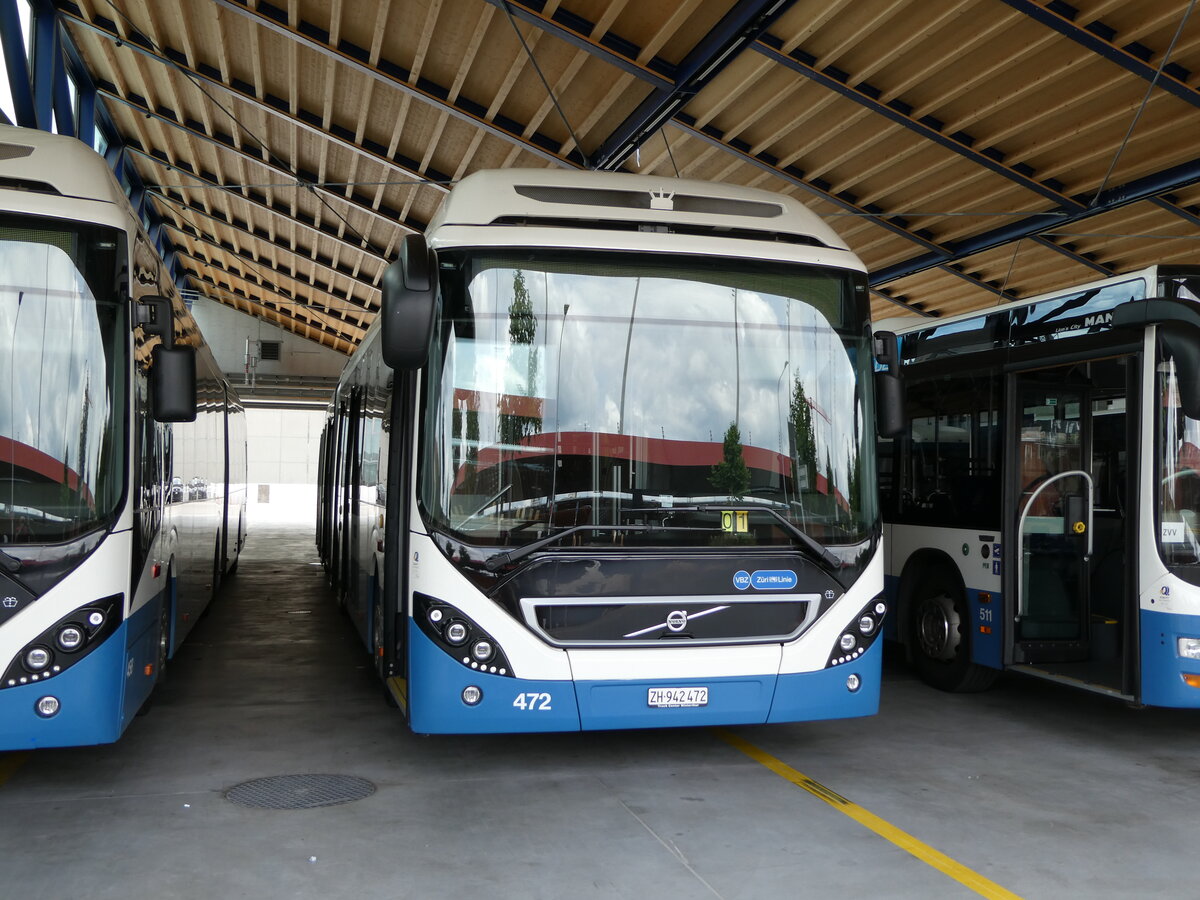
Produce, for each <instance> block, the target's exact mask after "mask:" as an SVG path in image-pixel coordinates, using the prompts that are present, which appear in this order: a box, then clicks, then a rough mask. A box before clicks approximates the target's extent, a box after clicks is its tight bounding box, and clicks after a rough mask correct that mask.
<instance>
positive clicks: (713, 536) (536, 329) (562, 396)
mask: <svg viewBox="0 0 1200 900" xmlns="http://www.w3.org/2000/svg"><path fill="white" fill-rule="evenodd" d="M439 263H440V265H441V272H442V279H441V288H442V301H441V302H442V309H441V327H440V332H439V334H438V337H437V338H436V339H435V346H434V349H433V352H432V355H431V359H430V363H429V366H428V368H427V369H426V386H425V410H424V429H423V438H422V457H421V466H422V469H421V480H420V488H419V490H420V496H421V502H422V509H423V512H424V514H425V516H426V517H427V520H428V524H430V526H431V527H432V528H435V529H437V530H438V531H440V532H442V533H448V534H451V535H454V536H455V537H456V538H458V539H459V540H461V541H463V542H464V543H466V544H470V545H474V546H490V547H495V546H504V547H514V548H515V547H520V546H522V545H525V544H530V543H532V542H534V541H538V540H544V539H545V538H547V537H550V536H553V535H554V534H556V533H558V532H566V531H567V530H568V529H569V530H570V534H569V535H567V534H565V533H564V538H567V537H569V538H570V540H569V541H568V542H567V543H593V544H596V543H600V542H604V543H609V544H619V545H623V546H630V545H638V544H643V545H646V544H648V545H652V546H653V545H662V544H667V543H670V544H674V545H701V546H712V545H722V544H745V545H769V546H775V547H779V546H789V545H791V546H794V545H796V544H797V543H804V544H807V545H808V546H810V547H815V546H817V545H820V547H828V548H833V549H834V550H835V551H836V548H838V547H841V548H843V549H844V550H845V551H846V552H850V553H851V554H852V556H854V557H858V556H859V555H860V554H861V553H862V552H863V551H864V550H865V549H867V546H868V544H869V543H870V542H871V541H872V540H873V536H874V534H875V531H876V525H877V512H876V506H875V502H874V491H873V490H872V489H871V486H872V485H873V484H874V479H875V476H874V456H873V453H874V447H873V442H872V441H871V440H870V427H869V425H870V419H869V418H868V416H867V413H866V410H867V409H869V407H868V405H867V404H868V403H869V402H870V400H871V394H870V390H871V377H870V376H871V372H872V371H873V362H872V358H871V354H870V346H869V343H868V331H867V328H866V319H867V311H866V308H865V305H866V299H865V291H861V290H855V284H856V279H858V280H861V276H859V275H857V274H856V273H853V272H847V271H844V270H835V269H823V268H817V267H813V266H802V265H797V264H784V263H772V262H763V261H750V260H742V259H732V258H723V257H707V256H682V255H675V256H672V255H667V254H645V253H641V254H630V253H616V252H602V251H593V252H587V251H570V252H566V251H547V250H538V251H520V252H517V251H496V250H487V251H466V250H458V251H450V252H446V251H442V252H441V253H439ZM580 526H599V527H598V528H596V529H591V528H580ZM799 532H803V534H799ZM798 539H799V540H798ZM809 539H811V540H809ZM851 548H853V549H851ZM849 561H850V560H848V559H847V560H846V562H849Z"/></svg>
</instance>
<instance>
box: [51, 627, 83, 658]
mask: <svg viewBox="0 0 1200 900" xmlns="http://www.w3.org/2000/svg"><path fill="white" fill-rule="evenodd" d="M54 642H55V643H56V644H58V646H59V647H60V648H62V649H63V650H66V651H67V652H68V653H70V652H71V651H72V650H78V649H79V648H80V647H82V646H83V629H82V628H80V627H79V626H78V625H64V626H63V627H62V628H60V629H58V634H57V635H56V636H55V638H54Z"/></svg>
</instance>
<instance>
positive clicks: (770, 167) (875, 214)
mask: <svg viewBox="0 0 1200 900" xmlns="http://www.w3.org/2000/svg"><path fill="white" fill-rule="evenodd" d="M675 125H676V127H680V128H683V129H684V130H686V131H688V132H689V133H691V134H693V135H695V136H696V137H698V138H700V139H701V140H702V141H706V142H707V143H710V144H712V145H713V146H715V147H721V148H722V149H724V150H727V151H729V152H731V153H734V154H736V155H738V156H740V157H742V159H743V160H745V161H746V162H748V163H750V164H751V165H753V166H756V167H758V168H760V169H762V170H763V171H765V172H769V173H770V174H772V175H774V176H775V177H777V178H780V179H782V180H783V181H786V182H788V183H790V184H792V185H795V186H796V187H798V188H801V189H802V190H805V191H808V192H809V193H810V194H813V195H814V196H816V197H819V198H820V199H822V200H825V201H827V202H829V203H833V204H834V205H836V206H838V207H840V208H841V209H844V210H846V211H848V212H852V213H854V214H855V215H859V216H862V217H863V218H869V219H871V220H872V221H873V222H874V223H875V224H876V225H878V226H879V227H880V228H883V229H885V230H886V231H890V232H892V233H893V234H896V235H899V236H900V237H903V238H906V239H908V240H910V241H913V242H915V243H917V244H920V245H921V246H923V247H926V248H928V249H929V250H930V251H931V252H930V253H929V254H928V257H929V258H937V257H940V258H941V261H940V262H937V263H934V265H940V266H942V267H943V268H944V269H945V270H946V271H947V272H949V273H950V274H951V275H954V276H956V277H957V278H961V279H962V280H964V281H966V282H968V283H969V284H971V285H972V286H973V287H976V288H979V289H981V290H984V291H987V292H988V293H991V294H995V295H996V296H998V297H1001V298H1002V299H1004V300H1016V299H1017V298H1016V297H1015V296H1014V295H1013V294H1009V293H1007V292H1006V291H1004V290H1002V289H1000V288H998V287H996V286H995V285H994V284H991V283H989V282H987V281H984V280H982V279H980V278H976V277H975V276H974V275H971V274H969V273H967V272H964V271H962V270H961V269H957V268H955V267H954V266H952V265H949V263H951V262H953V259H952V256H953V253H952V251H950V250H948V249H947V248H945V247H943V246H941V245H940V244H938V243H937V242H936V241H934V240H933V238H932V236H931V235H929V234H928V233H927V232H926V233H922V232H916V231H909V230H908V229H907V228H905V227H903V226H904V219H903V218H901V217H898V216H888V215H887V214H886V212H885V211H884V210H882V209H880V208H879V207H877V206H868V207H862V206H859V205H858V202H857V200H856V198H855V197H854V196H853V195H852V194H849V193H848V192H845V191H843V192H841V193H839V194H835V193H833V190H832V188H831V186H830V185H828V184H827V183H826V182H823V181H812V182H810V181H808V180H807V179H806V178H805V176H804V172H803V171H802V170H800V169H797V168H796V167H795V166H783V167H781V166H779V164H778V162H779V161H778V160H777V159H775V157H773V156H771V155H770V154H767V153H763V152H760V153H757V154H755V153H751V151H750V146H749V145H748V144H746V143H745V142H744V141H740V140H738V139H736V138H735V139H734V140H733V141H726V140H724V136H723V135H722V134H721V133H720V132H719V131H718V130H717V129H716V128H715V127H713V126H712V125H706V126H704V127H703V128H697V127H696V125H695V120H693V119H691V117H690V116H685V115H684V114H682V113H681V114H679V115H678V116H676V117H675ZM897 223H899V224H897ZM943 263H944V265H943ZM889 299H890V298H889Z"/></svg>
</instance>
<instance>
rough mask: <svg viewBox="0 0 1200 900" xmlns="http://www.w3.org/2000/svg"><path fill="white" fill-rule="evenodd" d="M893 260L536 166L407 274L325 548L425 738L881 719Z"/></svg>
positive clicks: (387, 678) (794, 208) (389, 301)
mask: <svg viewBox="0 0 1200 900" xmlns="http://www.w3.org/2000/svg"><path fill="white" fill-rule="evenodd" d="M868 319H869V313H868V298H867V283H866V279H865V277H864V271H863V266H862V264H861V263H860V262H859V261H858V260H857V259H856V258H855V256H854V255H853V254H852V253H851V252H850V251H849V250H848V248H847V247H846V245H845V244H844V243H843V242H842V241H841V240H840V239H839V238H838V237H837V236H836V235H835V234H834V233H833V232H832V231H831V230H830V229H828V228H827V227H826V226H824V225H823V224H822V223H821V222H820V221H819V220H818V219H817V218H816V217H815V216H814V215H813V214H811V213H810V212H809V211H808V210H806V209H805V208H804V207H803V206H801V205H800V204H798V203H797V202H795V201H794V200H791V199H789V198H786V197H781V196H777V195H775V194H771V193H768V192H763V191H756V190H749V189H741V188H734V187H729V186H720V185H713V184H704V183H701V182H694V181H682V180H675V179H663V178H655V177H645V176H636V175H629V174H618V173H594V172H570V173H566V172H554V171H523V170H504V171H496V172H482V173H477V174H474V175H472V176H470V177H468V178H466V179H465V180H463V181H462V182H460V183H459V184H458V185H456V186H455V187H454V189H453V190H452V191H451V193H450V194H449V196H448V197H447V198H446V200H445V201H444V203H443V205H442V207H441V209H440V210H439V212H438V214H437V216H436V217H435V219H434V221H433V223H431V225H430V227H429V230H428V232H427V236H420V235H412V236H409V237H407V238H406V239H405V241H404V243H403V245H402V249H401V255H400V259H399V260H398V261H397V262H395V263H393V264H392V266H391V267H389V269H388V270H387V273H386V275H385V278H384V283H383V303H382V309H381V312H380V316H379V320H378V322H376V323H375V324H373V326H372V328H371V329H370V330H369V331H368V333H367V335H366V336H365V337H364V339H363V343H362V346H361V347H360V348H359V349H358V351H357V352H356V354H355V356H354V357H353V358H352V359H351V361H350V362H349V364H348V365H347V367H346V370H345V373H344V374H343V376H342V378H341V382H340V384H339V386H338V388H337V391H336V396H335V398H334V400H333V402H332V404H331V407H330V412H329V418H328V423H327V426H326V428H325V431H324V437H323V440H322V443H321V459H322V463H321V472H322V476H321V487H320V492H319V494H320V499H319V512H318V527H317V544H318V546H319V550H320V553H321V557H322V559H323V560H324V563H325V565H326V567H327V569H328V572H329V575H330V578H331V580H332V583H333V586H334V588H335V594H336V596H337V598H338V600H339V602H341V603H342V604H344V606H345V608H346V610H347V612H348V613H349V615H350V617H351V619H352V620H353V622H354V624H355V626H356V627H357V630H358V632H359V634H360V635H361V638H362V640H363V642H364V644H365V645H366V647H367V649H368V650H369V652H370V653H371V655H372V656H373V657H374V660H375V665H376V667H377V669H378V672H379V675H380V676H381V677H382V679H383V680H384V683H385V685H386V693H387V694H388V695H389V697H390V699H391V700H392V701H393V702H394V703H395V704H396V705H398V706H400V707H401V708H402V709H403V711H404V712H405V714H406V716H407V718H408V720H409V723H410V726H411V727H412V728H413V729H414V730H415V731H417V732H421V733H471V732H518V731H562V730H588V729H604V728H630V727H660V726H674V725H697V724H712V723H746V722H768V721H770V722H786V721H798V720H810V719H823V718H837V717H849V716H862V715H869V714H872V713H874V712H876V710H877V707H878V702H879V680H880V652H881V651H880V648H879V645H878V644H877V643H876V637H877V635H878V633H879V629H880V624H881V620H882V618H883V614H884V611H885V608H884V606H883V604H882V602H881V600H880V593H881V591H882V588H883V562H882V557H881V551H880V530H881V522H880V517H879V513H878V504H877V498H876V473H875V463H874V453H875V437H874V435H875V401H874V399H873V398H874V397H875V395H876V391H877V388H876V381H879V383H880V385H881V387H880V389H879V391H880V393H881V394H884V393H887V392H888V391H889V390H890V388H889V387H888V385H890V384H891V383H892V381H895V382H896V384H898V381H896V380H895V379H892V381H888V380H887V379H889V378H891V376H889V375H888V374H886V373H882V378H877V377H876V375H875V368H876V366H875V360H874V358H873V352H872V351H873V347H872V343H871V333H870V327H869V321H868Z"/></svg>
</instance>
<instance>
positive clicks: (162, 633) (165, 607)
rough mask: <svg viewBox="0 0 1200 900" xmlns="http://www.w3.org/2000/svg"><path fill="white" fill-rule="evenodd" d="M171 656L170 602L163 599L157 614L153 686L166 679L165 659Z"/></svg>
mask: <svg viewBox="0 0 1200 900" xmlns="http://www.w3.org/2000/svg"><path fill="white" fill-rule="evenodd" d="M170 655H171V601H170V600H169V599H167V598H166V597H164V598H163V602H162V609H160V610H159V613H158V654H157V657H156V659H155V660H154V686H155V687H158V686H159V685H160V684H162V683H163V682H164V681H165V680H166V678H167V657H168V656H170Z"/></svg>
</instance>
